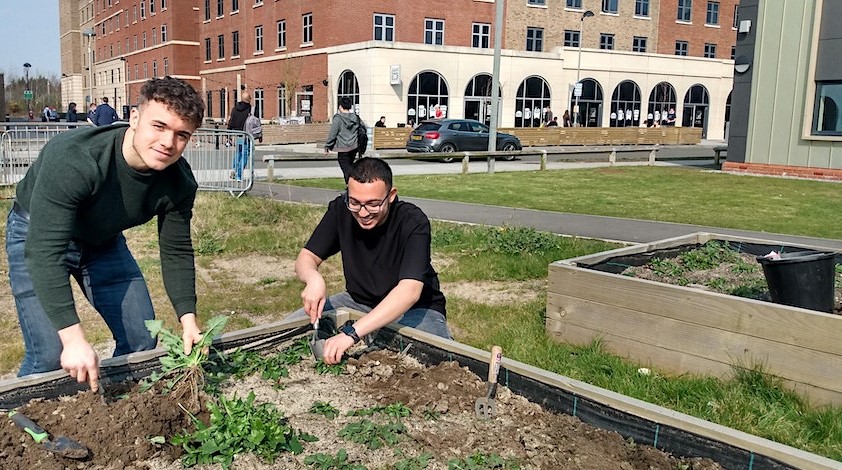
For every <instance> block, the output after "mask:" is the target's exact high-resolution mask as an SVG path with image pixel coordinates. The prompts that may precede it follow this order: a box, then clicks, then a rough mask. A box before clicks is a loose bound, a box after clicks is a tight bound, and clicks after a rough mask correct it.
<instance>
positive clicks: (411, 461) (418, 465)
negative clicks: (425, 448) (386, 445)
mask: <svg viewBox="0 0 842 470" xmlns="http://www.w3.org/2000/svg"><path fill="white" fill-rule="evenodd" d="M395 455H398V456H400V457H403V458H402V459H401V460H398V461H397V462H395V463H394V465H393V466H394V468H395V470H423V469H425V468H427V466H429V465H430V462H431V461H432V460H433V454H431V453H429V452H425V453H423V454H421V455H418V456H416V457H404V456H403V452H402V451H401V450H400V449H397V450H396V451H395Z"/></svg>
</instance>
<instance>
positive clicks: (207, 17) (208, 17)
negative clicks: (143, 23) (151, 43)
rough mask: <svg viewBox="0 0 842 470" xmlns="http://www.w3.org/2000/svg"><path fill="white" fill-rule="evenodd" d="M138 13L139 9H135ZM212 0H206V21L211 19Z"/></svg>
mask: <svg viewBox="0 0 842 470" xmlns="http://www.w3.org/2000/svg"><path fill="white" fill-rule="evenodd" d="M135 13H137V10H135ZM210 16H211V15H210V0H205V21H210ZM135 21H137V15H135Z"/></svg>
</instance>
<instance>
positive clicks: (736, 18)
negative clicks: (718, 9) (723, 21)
mask: <svg viewBox="0 0 842 470" xmlns="http://www.w3.org/2000/svg"><path fill="white" fill-rule="evenodd" d="M739 17H740V6H739V5H734V23H733V24H732V25H731V27H732V28H735V29H736V28H737V26H739V24H740V22H739Z"/></svg>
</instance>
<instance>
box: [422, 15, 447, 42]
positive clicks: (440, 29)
mask: <svg viewBox="0 0 842 470" xmlns="http://www.w3.org/2000/svg"><path fill="white" fill-rule="evenodd" d="M424 44H435V45H437V46H441V45H442V44H444V20H433V19H430V18H426V19H424Z"/></svg>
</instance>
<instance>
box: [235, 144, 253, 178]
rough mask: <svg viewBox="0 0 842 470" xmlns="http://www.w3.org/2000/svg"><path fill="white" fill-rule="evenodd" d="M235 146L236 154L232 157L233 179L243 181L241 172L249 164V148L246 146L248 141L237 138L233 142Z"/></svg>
mask: <svg viewBox="0 0 842 470" xmlns="http://www.w3.org/2000/svg"><path fill="white" fill-rule="evenodd" d="M234 145H236V146H237V153H236V155H235V156H234V166H233V170H234V177H235V178H236V179H237V181H242V180H243V170H244V169H245V168H246V165H248V162H249V155H251V148H250V147H251V146H250V145H248V140H247V139H245V138H243V137H238V138H237V139H236V141H235V144H234Z"/></svg>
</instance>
